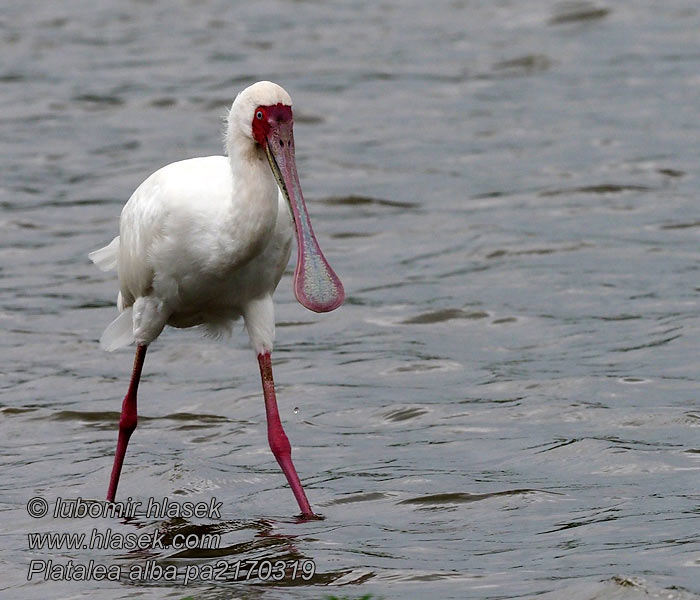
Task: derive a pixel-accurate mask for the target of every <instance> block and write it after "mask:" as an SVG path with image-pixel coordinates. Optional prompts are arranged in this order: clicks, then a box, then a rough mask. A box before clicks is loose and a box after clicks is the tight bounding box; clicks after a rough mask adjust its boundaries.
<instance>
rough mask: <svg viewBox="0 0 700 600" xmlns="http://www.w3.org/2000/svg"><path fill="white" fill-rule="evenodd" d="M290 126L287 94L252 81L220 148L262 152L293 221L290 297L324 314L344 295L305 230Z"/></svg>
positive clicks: (272, 85) (237, 103)
mask: <svg viewBox="0 0 700 600" xmlns="http://www.w3.org/2000/svg"><path fill="white" fill-rule="evenodd" d="M293 125H294V119H293V116H292V99H291V98H290V96H289V94H288V93H287V92H286V91H285V90H284V88H282V87H280V86H279V85H277V84H276V83H272V82H270V81H258V82H257V83H254V84H253V85H251V86H250V87H247V88H246V89H245V90H243V91H242V92H241V93H240V94H238V96H237V97H236V100H235V101H234V103H233V106H232V107H231V112H230V113H229V118H228V131H227V135H226V144H227V147H228V151H229V155H230V156H233V152H232V150H233V148H232V145H248V146H249V147H250V149H251V151H252V152H254V153H256V154H257V153H259V152H261V151H262V152H263V153H264V155H265V157H266V158H267V162H268V164H269V165H270V169H271V170H272V174H273V175H274V177H275V179H276V181H277V185H278V186H279V189H280V192H281V193H282V195H283V196H284V198H285V200H286V201H287V204H288V205H289V209H290V211H291V214H292V218H293V220H294V226H295V232H296V238H297V265H296V269H295V271H294V294H295V296H296V298H297V300H298V301H299V302H300V303H301V304H302V305H304V306H305V307H306V308H308V309H310V310H313V311H315V312H328V311H331V310H334V309H335V308H338V306H340V305H341V304H342V303H343V299H344V298H345V292H344V290H343V284H342V283H341V282H340V279H339V278H338V276H337V275H336V274H335V272H334V271H333V269H331V266H330V265H329V264H328V261H327V260H326V258H325V257H324V256H323V253H322V252H321V248H320V247H319V245H318V241H317V240H316V236H315V235H314V232H313V229H312V228H311V220H310V219H309V215H308V212H307V210H306V204H305V202H304V196H303V195H302V193H301V185H300V183H299V176H298V175H297V167H296V159H295V156H294V132H293Z"/></svg>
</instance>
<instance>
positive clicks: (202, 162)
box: [90, 81, 344, 516]
mask: <svg viewBox="0 0 700 600" xmlns="http://www.w3.org/2000/svg"><path fill="white" fill-rule="evenodd" d="M291 104H292V101H291V98H290V97H289V94H287V92H286V91H285V90H284V89H282V88H281V87H280V86H278V85H276V84H274V83H271V82H269V81H262V82H258V83H256V84H254V85H252V86H250V87H248V88H246V89H245V90H244V91H243V92H241V93H240V94H239V95H238V96H237V97H236V100H235V101H234V103H233V106H232V107H231V111H230V113H229V117H228V126H227V132H226V150H227V153H228V157H224V156H207V157H202V158H192V159H189V160H183V161H180V162H176V163H172V164H170V165H167V166H165V167H163V168H162V169H159V170H158V171H156V172H155V173H153V174H152V175H151V176H150V177H148V178H147V179H146V180H145V181H144V182H143V183H142V184H141V185H140V186H139V187H138V188H137V189H136V191H135V192H134V193H133V195H132V196H131V198H130V199H129V201H128V202H127V203H126V205H125V206H124V209H123V210H122V214H121V219H120V227H119V236H118V237H116V238H114V240H112V242H111V243H110V244H109V245H108V246H106V247H104V248H101V249H99V250H96V251H95V252H93V253H91V254H90V258H91V259H92V260H93V262H95V264H96V265H97V266H98V267H99V268H101V269H103V270H110V269H114V268H116V269H117V271H118V274H119V294H118V298H117V308H118V309H119V311H120V314H119V316H118V317H117V318H116V319H115V320H114V321H112V322H111V323H110V324H109V325H108V326H107V328H106V329H105V331H104V333H103V334H102V337H101V338H100V342H101V344H102V347H103V348H105V349H106V350H115V349H117V348H120V347H122V346H125V345H128V344H130V343H132V342H136V344H137V354H136V360H135V363H134V374H133V375H132V380H131V385H130V387H129V391H128V393H127V396H126V397H125V399H124V405H123V408H122V419H121V421H120V429H119V441H118V445H117V453H116V455H115V464H114V468H113V472H112V479H111V481H110V490H109V492H108V496H107V497H108V499H110V500H113V499H114V494H115V492H116V487H117V483H118V481H119V474H120V471H121V464H122V461H123V458H124V453H125V452H126V446H127V444H128V440H129V436H130V435H131V432H132V431H133V429H134V428H135V427H136V389H137V387H138V382H139V378H140V374H141V368H142V365H143V360H144V357H145V352H146V348H147V347H148V345H149V344H150V343H151V342H152V341H153V340H155V339H156V338H157V337H158V336H159V335H160V333H161V331H162V330H163V328H164V327H165V325H171V326H173V327H193V326H202V327H203V328H204V329H205V330H206V331H207V332H209V333H210V334H213V335H219V334H221V333H222V332H225V331H228V330H230V328H231V324H232V323H233V321H234V320H235V319H237V318H238V317H240V316H242V317H243V319H244V322H245V326H246V329H247V331H248V335H249V337H250V341H251V345H252V347H253V349H254V350H255V352H256V354H257V355H258V361H259V363H260V370H261V374H262V378H263V389H264V392H265V402H266V408H267V416H268V428H269V432H268V433H269V439H270V445H271V447H272V450H273V453H274V454H275V456H276V457H277V460H278V462H279V463H280V465H281V466H282V469H283V471H284V472H285V475H286V476H287V479H288V480H289V483H290V485H291V486H292V489H293V491H294V494H295V496H296V497H297V500H298V502H299V506H300V507H301V509H302V512H303V513H304V514H305V515H307V516H308V515H312V514H313V513H311V509H310V507H309V505H308V501H307V500H306V496H305V495H304V491H303V489H302V488H301V484H300V483H299V479H298V477H297V475H296V471H295V469H294V466H293V465H292V463H291V456H290V455H289V442H288V441H287V438H286V436H285V435H284V431H283V429H282V425H281V423H280V422H279V416H278V414H277V406H276V400H275V394H274V384H273V382H272V367H271V363H270V352H271V351H272V345H273V341H274V336H275V321H274V308H273V304H272V294H273V292H274V291H275V288H276V287H277V284H278V283H279V281H280V278H281V277H282V274H283V272H284V269H285V267H286V265H287V263H288V261H289V257H290V249H291V242H292V235H293V233H296V237H297V242H298V244H297V247H298V253H297V266H296V270H295V273H294V290H295V294H296V297H297V299H298V300H299V301H300V302H301V303H302V304H303V305H304V306H306V307H307V308H309V309H311V310H314V311H317V312H325V311H329V310H333V309H334V308H336V307H338V306H339V305H340V304H341V303H342V301H343V297H344V292H343V287H342V284H341V283H340V280H339V279H338V277H337V276H336V274H335V273H334V272H333V270H332V269H331V267H330V266H329V265H328V263H327V261H326V259H325V258H324V256H323V254H322V253H321V250H320V248H319V246H318V242H317V241H316V238H315V236H314V234H313V230H312V229H311V223H310V220H309V217H308V214H307V212H306V206H305V204H304V199H303V196H302V193H301V186H300V185H299V179H298V176H297V172H296V165H295V159H294V137H293V133H292V123H293V120H292V109H291Z"/></svg>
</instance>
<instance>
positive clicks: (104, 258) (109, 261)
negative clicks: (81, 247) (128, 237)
mask: <svg viewBox="0 0 700 600" xmlns="http://www.w3.org/2000/svg"><path fill="white" fill-rule="evenodd" d="M118 254H119V236H117V237H115V238H114V239H113V240H112V241H111V242H110V243H109V244H108V245H107V246H105V247H104V248H100V249H99V250H95V251H94V252H90V254H88V257H89V258H90V260H91V261H92V262H94V263H95V264H96V265H97V267H98V268H99V269H100V270H102V271H114V270H116V268H117V255H118Z"/></svg>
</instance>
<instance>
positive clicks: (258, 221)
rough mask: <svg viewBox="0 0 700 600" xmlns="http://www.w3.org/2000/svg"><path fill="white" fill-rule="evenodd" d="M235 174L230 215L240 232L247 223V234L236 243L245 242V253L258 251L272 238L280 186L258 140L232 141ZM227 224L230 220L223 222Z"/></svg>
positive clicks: (230, 153) (225, 225)
mask: <svg viewBox="0 0 700 600" xmlns="http://www.w3.org/2000/svg"><path fill="white" fill-rule="evenodd" d="M229 162H230V165H231V175H232V184H233V185H232V190H231V192H232V198H231V206H230V209H229V211H228V214H227V216H226V221H229V220H230V225H231V231H236V233H237V235H239V233H240V226H241V225H240V224H243V223H244V224H245V225H244V227H245V229H246V235H245V236H243V237H242V238H239V239H238V240H237V241H236V243H238V244H245V245H247V246H248V248H247V249H246V250H245V251H244V253H245V254H249V253H250V255H251V256H252V255H255V254H257V253H258V252H260V251H261V250H262V249H263V248H264V247H265V246H266V245H267V243H268V242H269V240H270V236H271V234H272V231H273V230H274V227H275V223H276V221H277V211H278V207H279V202H278V194H279V188H278V187H277V182H276V181H275V177H274V175H273V174H272V170H271V169H270V166H269V164H268V162H267V158H266V157H265V152H264V151H263V150H262V149H261V148H260V147H259V146H258V145H257V144H236V145H233V144H232V145H229ZM222 225H223V226H224V228H228V224H226V223H222Z"/></svg>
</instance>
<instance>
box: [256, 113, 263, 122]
mask: <svg viewBox="0 0 700 600" xmlns="http://www.w3.org/2000/svg"><path fill="white" fill-rule="evenodd" d="M255 118H256V119H257V120H258V121H260V120H262V118H263V114H262V111H261V110H259V111H258V112H256V113H255Z"/></svg>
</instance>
